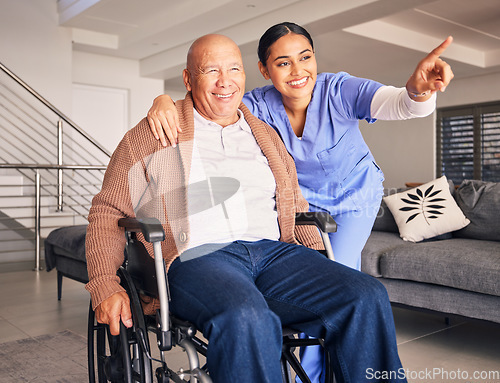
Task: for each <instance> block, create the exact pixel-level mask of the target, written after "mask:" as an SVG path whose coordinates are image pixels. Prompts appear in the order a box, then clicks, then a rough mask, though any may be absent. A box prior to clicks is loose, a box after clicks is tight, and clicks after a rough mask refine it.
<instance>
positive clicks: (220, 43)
mask: <svg viewBox="0 0 500 383" xmlns="http://www.w3.org/2000/svg"><path fill="white" fill-rule="evenodd" d="M217 47H219V48H221V47H227V49H235V50H237V51H238V54H239V55H240V57H241V53H240V48H239V47H238V45H236V43H235V42H234V41H233V40H231V39H230V38H229V37H227V36H224V35H218V34H209V35H205V36H201V37H200V38H198V39H196V40H195V41H194V42H193V43H192V44H191V46H190V47H189V51H188V54H187V69H188V70H190V71H192V70H194V69H195V68H196V67H197V66H198V65H197V64H198V61H199V60H200V59H201V58H202V57H203V55H205V54H207V52H212V51H213V50H214V49H217Z"/></svg>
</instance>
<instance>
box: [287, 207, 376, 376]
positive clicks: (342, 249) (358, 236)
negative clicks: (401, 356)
mask: <svg viewBox="0 0 500 383" xmlns="http://www.w3.org/2000/svg"><path fill="white" fill-rule="evenodd" d="M379 208H380V202H377V203H374V204H373V206H369V207H367V208H365V209H363V210H360V211H350V212H347V213H343V214H337V215H335V217H334V218H335V222H337V232H335V233H330V234H329V237H330V242H331V243H332V249H333V254H334V256H335V261H336V262H339V263H341V264H343V265H345V266H349V267H350V268H352V269H355V270H361V251H362V250H363V248H364V247H365V244H366V241H367V240H368V237H369V236H370V234H371V231H372V227H373V223H374V222H375V218H376V217H377V213H378V211H379ZM300 337H301V338H304V337H306V335H305V334H301V335H300ZM300 362H301V364H302V367H303V368H304V370H305V371H306V373H307V376H309V378H310V379H311V382H313V383H324V382H325V376H324V373H325V360H324V354H323V350H322V348H321V347H320V346H309V347H302V348H301V349H300ZM296 382H297V383H302V382H301V380H300V379H299V378H297V379H296Z"/></svg>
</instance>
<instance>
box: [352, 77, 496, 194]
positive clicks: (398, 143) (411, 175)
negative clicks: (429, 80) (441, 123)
mask: <svg viewBox="0 0 500 383" xmlns="http://www.w3.org/2000/svg"><path fill="white" fill-rule="evenodd" d="M499 100H500V73H495V74H491V75H484V76H478V77H469V78H464V79H459V80H456V79H455V80H453V81H452V82H451V84H450V86H449V87H448V89H447V90H446V92H444V93H440V94H438V98H437V106H438V108H439V107H448V106H456V105H465V104H473V103H481V102H490V101H499ZM435 120H436V115H435V113H434V114H433V115H431V116H429V117H425V118H423V119H415V120H407V121H390V122H389V121H377V122H376V123H375V124H367V123H364V122H363V123H361V124H360V128H361V132H362V133H363V137H364V138H365V141H366V143H367V144H368V146H369V147H370V149H371V151H372V153H373V155H374V156H375V159H376V160H377V163H378V164H379V166H380V167H381V168H382V170H383V171H384V174H385V182H384V186H385V187H388V188H392V187H401V186H404V183H405V182H408V181H410V182H427V181H430V180H432V179H434V178H435V176H436V133H435V132H436V128H435Z"/></svg>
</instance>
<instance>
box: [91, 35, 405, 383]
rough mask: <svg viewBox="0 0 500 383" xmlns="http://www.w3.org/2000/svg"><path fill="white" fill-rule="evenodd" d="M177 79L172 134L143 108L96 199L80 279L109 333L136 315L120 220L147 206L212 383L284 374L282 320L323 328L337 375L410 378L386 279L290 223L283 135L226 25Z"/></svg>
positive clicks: (316, 330)
mask: <svg viewBox="0 0 500 383" xmlns="http://www.w3.org/2000/svg"><path fill="white" fill-rule="evenodd" d="M183 79H184V83H185V86H186V89H187V90H188V93H187V95H186V98H185V99H184V100H182V101H179V102H177V103H176V105H177V108H178V112H179V116H180V125H181V128H182V133H181V134H180V135H179V145H177V147H175V148H173V147H168V148H163V147H162V145H161V143H159V141H157V140H155V138H154V137H153V136H152V135H151V133H150V128H149V126H148V123H147V120H146V119H144V120H142V121H141V122H140V123H139V124H138V125H137V126H136V127H135V128H134V129H132V130H130V131H129V132H128V133H127V134H126V135H125V137H124V138H123V140H122V141H121V143H120V144H119V146H118V148H117V149H116V151H115V153H114V154H113V157H112V159H111V161H110V164H109V167H108V170H107V172H106V175H105V178H104V182H103V186H102V190H101V192H100V193H99V194H98V195H96V197H95V198H94V200H93V203H92V208H91V211H90V214H89V227H88V231H87V241H86V251H87V259H88V269H89V277H90V282H89V283H88V285H87V289H88V290H89V291H90V293H91V297H92V302H93V305H94V309H95V311H96V317H97V320H98V321H99V322H101V323H107V324H109V325H110V330H111V333H112V334H117V333H118V332H119V321H120V320H122V321H123V323H124V324H125V325H126V326H131V314H130V308H129V301H128V298H127V296H126V294H125V293H124V292H123V289H122V288H121V287H120V285H119V281H118V280H117V276H116V270H117V268H118V267H119V265H120V264H121V263H122V261H123V247H124V236H123V232H122V231H121V230H120V229H119V228H118V225H117V221H118V220H119V219H120V218H122V217H127V216H141V215H142V216H145V215H151V214H152V215H155V216H157V218H160V219H161V221H162V223H163V224H164V225H163V226H164V229H165V232H166V240H165V241H164V243H162V251H163V257H164V259H165V262H166V266H167V268H168V276H169V282H170V289H171V296H172V304H171V307H170V308H171V310H172V312H173V313H174V314H175V315H177V316H179V317H181V318H183V319H185V320H188V321H191V322H192V323H194V324H195V325H196V326H197V327H198V328H199V329H200V330H201V331H202V332H203V334H204V336H205V337H206V338H207V339H208V340H209V347H208V355H207V363H208V368H209V372H210V375H211V376H212V379H213V380H214V381H215V382H217V383H219V382H228V383H229V382H230V383H234V382H252V383H255V382H259V383H263V382H269V383H277V382H281V379H282V378H281V369H280V355H281V342H282V335H281V328H282V326H283V325H284V326H289V327H293V328H295V329H297V330H299V331H303V332H305V333H307V334H309V335H311V336H315V337H319V338H323V339H324V340H325V345H326V348H327V349H328V351H329V352H330V355H331V356H332V359H333V364H334V368H335V374H336V376H337V380H338V381H339V382H354V383H359V382H364V381H378V380H376V379H375V378H373V379H372V377H374V376H384V377H388V378H387V379H384V381H390V382H393V381H394V382H401V381H405V379H404V377H403V376H401V373H400V372H401V371H402V367H401V363H400V361H399V357H398V354H397V347H396V342H395V332H394V324H393V319H392V312H391V308H390V305H389V302H388V298H387V294H386V292H385V289H384V288H383V286H382V285H381V284H380V283H379V282H378V281H376V280H375V279H373V278H371V277H369V276H367V275H364V274H362V273H360V272H357V271H354V270H351V269H349V268H347V267H345V266H342V265H340V264H337V263H335V262H331V261H329V260H328V259H326V258H325V257H324V256H323V255H321V254H320V253H318V252H317V251H315V250H313V249H319V248H321V246H322V245H321V241H320V237H319V235H318V233H317V231H316V229H313V228H311V227H296V226H295V225H294V216H295V213H296V212H298V211H307V208H308V206H307V202H306V201H305V199H304V198H303V197H302V195H301V194H300V190H299V187H298V183H297V176H296V172H295V167H294V164H293V160H292V159H291V158H290V156H289V155H288V153H287V151H286V149H285V147H284V146H283V143H282V141H281V140H280V138H279V137H278V136H277V134H276V132H275V131H274V130H273V129H272V128H270V127H269V126H267V125H265V124H264V123H263V122H261V121H260V120H258V119H256V118H255V117H254V116H252V115H251V114H250V113H249V111H248V109H247V108H246V107H245V106H244V104H242V103H241V100H242V96H243V92H244V87H245V72H244V69H243V64H242V59H241V54H240V51H239V49H238V47H237V45H236V44H235V43H234V42H233V41H232V40H230V39H229V38H227V37H224V36H220V35H207V36H204V37H201V38H200V39H198V40H196V41H195V42H194V43H193V45H192V46H191V48H190V50H189V53H188V57H187V68H186V69H185V70H184V72H183ZM221 180H222V182H221ZM200 185H201V186H206V187H200ZM207 190H209V192H208V194H209V195H210V198H209V199H208V202H206V201H205V202H204V201H203V198H202V197H203V193H205V194H207ZM302 245H305V246H302ZM306 246H307V247H306ZM332 275H333V276H334V278H332V277H331V276H332ZM369 371H374V372H377V373H375V374H374V373H372V374H368V372H369ZM384 372H385V373H384Z"/></svg>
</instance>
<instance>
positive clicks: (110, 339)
mask: <svg viewBox="0 0 500 383" xmlns="http://www.w3.org/2000/svg"><path fill="white" fill-rule="evenodd" d="M118 275H119V277H120V280H121V284H122V286H123V287H124V288H125V290H126V292H127V294H128V295H129V297H130V308H131V311H132V321H133V326H132V327H131V328H129V329H127V328H125V326H124V325H123V324H121V326H120V335H118V336H112V335H111V333H110V331H109V326H107V325H104V324H100V323H96V320H95V315H94V311H93V310H92V308H90V309H89V331H88V367H89V382H90V383H95V382H99V383H105V382H117V383H118V382H127V383H132V382H139V383H150V382H152V381H153V374H152V366H151V360H150V359H149V357H148V355H150V347H149V339H148V334H147V328H146V325H145V320H144V314H143V312H142V306H141V303H140V300H139V295H138V294H137V291H136V289H135V287H134V285H133V283H132V282H131V280H130V277H129V275H128V273H127V272H126V271H125V270H124V269H120V270H119V271H118ZM96 378H97V380H96Z"/></svg>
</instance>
